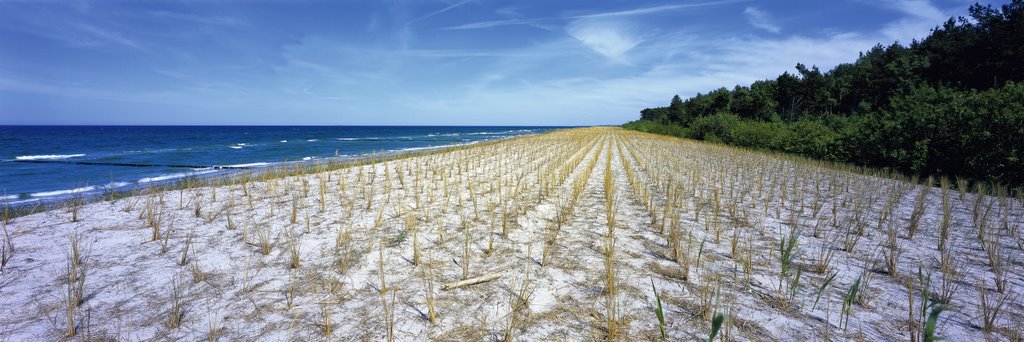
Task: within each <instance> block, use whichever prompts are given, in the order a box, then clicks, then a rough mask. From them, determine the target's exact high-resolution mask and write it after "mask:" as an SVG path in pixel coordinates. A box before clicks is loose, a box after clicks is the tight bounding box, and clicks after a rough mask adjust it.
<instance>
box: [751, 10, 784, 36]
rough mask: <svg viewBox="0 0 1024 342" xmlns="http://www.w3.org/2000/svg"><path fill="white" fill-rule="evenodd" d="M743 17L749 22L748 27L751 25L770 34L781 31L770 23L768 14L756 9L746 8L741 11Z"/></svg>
mask: <svg viewBox="0 0 1024 342" xmlns="http://www.w3.org/2000/svg"><path fill="white" fill-rule="evenodd" d="M743 15H744V16H746V17H747V21H749V22H750V25H753V26H754V27H756V28H759V29H762V30H765V31H768V32H771V33H779V32H780V31H782V28H780V27H779V26H778V25H776V24H775V23H773V22H772V19H771V18H770V17H769V16H768V13H765V12H764V11H762V10H760V9H758V8H757V7H754V6H748V7H747V8H746V9H744V10H743Z"/></svg>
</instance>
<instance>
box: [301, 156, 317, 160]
mask: <svg viewBox="0 0 1024 342" xmlns="http://www.w3.org/2000/svg"><path fill="white" fill-rule="evenodd" d="M313 159H316V157H304V158H302V160H313Z"/></svg>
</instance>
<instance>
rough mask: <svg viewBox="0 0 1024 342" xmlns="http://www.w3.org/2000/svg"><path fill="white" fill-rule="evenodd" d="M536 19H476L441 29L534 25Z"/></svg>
mask: <svg viewBox="0 0 1024 342" xmlns="http://www.w3.org/2000/svg"><path fill="white" fill-rule="evenodd" d="M534 24H536V21H531V20H522V19H505V20H490V21H478V22H475V23H468V24H462V25H456V26H449V27H444V28H442V30H476V29H485V28H491V27H499V26H513V25H534Z"/></svg>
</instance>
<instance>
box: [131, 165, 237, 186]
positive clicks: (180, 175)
mask: <svg viewBox="0 0 1024 342" xmlns="http://www.w3.org/2000/svg"><path fill="white" fill-rule="evenodd" d="M218 171H220V170H209V169H204V170H202V171H194V172H182V173H172V174H169V175H160V176H156V177H146V178H143V179H140V180H139V184H142V183H152V182H159V181H165V180H170V179H176V178H185V177H190V176H198V175H205V174H207V173H214V172H218Z"/></svg>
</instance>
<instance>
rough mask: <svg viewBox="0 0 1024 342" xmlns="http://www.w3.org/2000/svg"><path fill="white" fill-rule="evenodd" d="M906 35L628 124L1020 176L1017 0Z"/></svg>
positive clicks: (931, 170) (868, 161)
mask: <svg viewBox="0 0 1024 342" xmlns="http://www.w3.org/2000/svg"><path fill="white" fill-rule="evenodd" d="M970 17H971V19H968V18H956V19H950V20H949V21H947V22H946V23H945V24H944V25H942V26H940V27H937V28H935V29H934V30H932V33H931V34H930V35H929V36H928V37H927V38H924V39H923V40H921V41H916V40H915V41H914V42H912V43H911V44H910V45H909V46H903V45H900V44H896V43H894V44H892V45H889V46H882V45H878V46H876V47H874V48H873V49H871V50H870V51H868V52H866V53H861V55H860V57H859V58H858V59H857V60H856V61H855V62H853V63H847V64H841V65H839V66H836V67H835V68H833V69H832V70H829V71H827V72H822V71H821V70H819V69H818V68H817V67H813V66H812V67H810V68H808V67H806V66H805V65H803V64H797V66H796V71H797V73H795V74H791V73H789V72H786V73H784V74H782V75H780V76H779V77H778V78H776V79H774V80H764V81H757V82H754V83H753V84H751V85H750V86H736V87H735V88H733V89H731V90H730V89H726V88H720V89H717V90H714V91H711V92H709V93H707V94H697V95H696V96H694V97H692V98H689V99H686V100H683V99H680V98H679V96H678V95H677V96H675V97H673V98H672V101H671V102H670V104H669V106H668V107H660V108H647V109H644V110H642V111H641V112H640V120H637V121H634V122H630V123H628V124H626V125H625V126H626V127H627V128H631V129H636V130H641V131H647V132H652V133H661V134H669V135H675V136H680V137H688V138H693V139H701V140H707V141H715V142H722V143H726V144H732V145H737V146H744V147H751V148H758V149H770V150H775V151H783V152H789V153H796V154H801V155H805V156H808V157H812V158H818V159H824V160H830V161H840V162H849V163H854V164H858V165H865V166H873V167H890V168H895V169H897V170H900V171H902V172H906V173H911V174H920V175H950V176H960V177H969V178H972V179H976V180H984V181H993V182H1000V183H1008V184H1014V185H1021V184H1024V82H1022V81H1024V62H1022V61H1024V0H1013V2H1012V3H1010V4H1006V5H1003V6H1002V7H1001V9H995V8H992V7H991V6H990V5H989V6H982V5H978V4H975V5H973V6H971V8H970Z"/></svg>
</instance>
